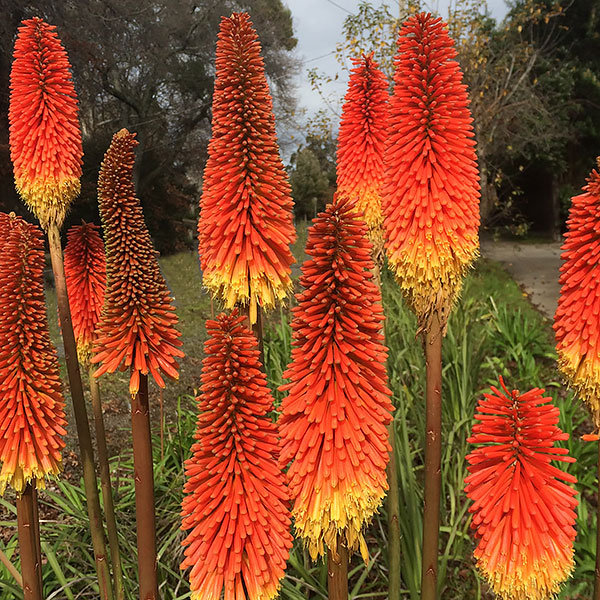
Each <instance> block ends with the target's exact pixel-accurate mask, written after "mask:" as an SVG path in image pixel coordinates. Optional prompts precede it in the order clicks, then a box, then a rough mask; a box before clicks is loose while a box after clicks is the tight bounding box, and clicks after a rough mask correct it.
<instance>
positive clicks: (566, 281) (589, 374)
mask: <svg viewBox="0 0 600 600" xmlns="http://www.w3.org/2000/svg"><path fill="white" fill-rule="evenodd" d="M597 160H598V166H599V168H600V158H598V159H597ZM599 231H600V173H599V172H598V171H597V170H593V171H592V173H591V175H590V177H589V179H588V181H587V185H586V186H585V187H584V188H583V194H579V195H578V196H575V197H574V198H573V199H572V204H571V209H570V211H569V218H568V220H567V232H566V233H565V243H564V244H563V247H562V259H563V261H564V262H563V265H562V267H561V269H560V271H561V275H560V284H561V286H562V287H561V290H560V297H559V299H558V308H557V310H556V315H555V317H554V331H555V334H556V350H557V352H558V365H559V367H560V369H561V371H562V372H563V373H564V374H565V376H566V378H567V380H568V381H569V383H570V384H571V385H572V386H573V387H574V388H575V390H576V391H577V393H578V394H579V396H580V397H581V398H582V399H583V400H584V402H585V403H586V405H587V407H588V408H589V409H590V411H591V413H592V418H593V420H594V424H595V426H596V427H597V428H600V317H599V314H600V265H599V264H598V257H599V256H600V254H599V253H600V237H599V235H598V232H599Z"/></svg>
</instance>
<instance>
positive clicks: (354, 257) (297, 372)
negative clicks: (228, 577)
mask: <svg viewBox="0 0 600 600" xmlns="http://www.w3.org/2000/svg"><path fill="white" fill-rule="evenodd" d="M366 235H367V227H366V225H365V224H364V222H363V221H362V220H361V219H360V218H359V217H358V215H357V212H356V208H355V206H354V204H353V203H352V202H351V201H349V200H348V199H347V198H341V197H339V196H338V197H337V198H335V199H334V201H333V203H332V204H330V205H329V206H328V207H327V208H326V210H325V212H323V213H321V214H320V215H319V216H318V218H317V219H315V220H314V225H313V226H312V227H311V228H310V229H309V233H308V242H307V245H306V253H307V254H308V255H309V256H310V258H309V259H308V260H307V261H306V262H305V263H304V265H303V266H302V276H301V278H300V283H301V285H302V286H303V287H304V292H301V293H299V294H297V296H296V298H297V300H298V306H297V307H295V308H294V309H293V320H292V329H293V350H292V362H291V364H290V365H289V366H288V369H287V371H286V372H285V373H284V377H286V378H288V379H289V380H290V383H288V384H286V385H284V386H282V388H281V389H282V390H289V395H288V396H287V397H286V398H285V399H284V400H283V402H282V404H281V417H280V420H279V431H280V434H281V445H282V452H281V464H282V465H284V466H285V465H287V464H288V463H290V462H291V465H290V468H289V470H288V481H289V489H290V495H291V497H292V500H293V502H294V506H293V509H292V514H293V516H294V518H295V524H296V530H297V532H298V534H299V535H300V536H301V537H302V538H304V540H305V542H306V543H307V545H308V549H309V551H310V553H311V556H312V557H313V558H316V556H317V555H319V554H323V553H324V552H325V546H327V547H329V548H331V549H333V550H334V551H335V550H336V547H337V546H336V544H337V542H336V540H337V534H338V533H339V534H340V535H341V536H342V539H343V540H345V542H346V543H347V545H348V548H350V549H351V550H356V549H357V548H360V551H361V554H362V555H363V558H364V559H365V560H367V558H368V553H367V547H366V543H365V540H364V538H363V535H362V533H361V530H362V528H363V526H364V525H365V524H366V523H367V522H368V521H369V520H370V519H371V517H372V516H373V513H374V512H375V511H376V510H377V508H378V506H379V505H380V503H381V501H382V499H383V497H384V495H385V491H386V489H387V483H386V474H385V467H386V464H387V461H388V452H389V450H390V446H389V443H388V432H387V429H386V426H387V424H388V423H389V422H390V420H391V412H392V410H393V407H392V405H391V403H390V396H391V392H390V390H389V389H388V388H387V375H386V370H385V361H386V357H387V348H386V347H385V346H384V345H383V335H382V334H381V324H382V321H383V318H384V317H383V310H382V308H381V295H380V292H379V289H378V288H377V286H376V285H375V284H374V283H373V281H372V275H371V273H370V269H372V268H373V261H372V259H371V244H370V243H369V242H368V240H367V238H366Z"/></svg>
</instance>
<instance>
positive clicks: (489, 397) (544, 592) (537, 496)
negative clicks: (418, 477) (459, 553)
mask: <svg viewBox="0 0 600 600" xmlns="http://www.w3.org/2000/svg"><path fill="white" fill-rule="evenodd" d="M500 385H501V388H502V390H498V389H496V388H495V387H492V388H491V394H484V398H483V399H482V400H480V401H479V404H478V405H477V414H476V415H475V419H476V420H477V421H479V423H477V424H475V425H473V435H472V437H471V438H469V440H468V441H469V443H471V444H476V445H477V446H478V447H477V448H476V449H475V450H474V451H473V452H471V453H470V454H469V455H468V456H467V462H468V463H469V467H468V471H469V473H470V475H469V476H468V477H467V478H466V479H465V483H466V488H465V492H466V494H467V496H468V497H469V498H470V499H471V500H472V501H473V505H472V506H471V507H470V509H469V511H470V512H471V513H473V521H472V523H471V527H472V528H474V529H475V537H476V538H477V539H478V540H479V542H478V545H477V548H476V549H475V552H474V555H475V558H476V560H477V567H478V568H479V570H480V571H481V572H482V573H483V575H484V576H485V578H486V579H487V580H488V582H489V584H490V585H491V587H492V589H493V590H494V592H495V593H496V594H497V595H498V597H499V598H502V599H504V600H547V599H548V598H551V597H554V595H555V594H556V593H557V592H558V589H559V587H560V584H561V583H562V582H564V581H565V580H566V579H567V578H568V577H569V574H570V573H571V571H572V569H573V541H574V539H575V528H574V524H575V519H576V514H575V509H576V507H577V504H578V502H577V499H576V498H575V497H574V496H575V495H576V494H577V492H576V491H575V490H574V489H573V488H572V487H571V486H570V485H567V483H569V484H574V483H576V482H577V480H576V479H575V477H573V476H572V475H569V474H568V473H566V472H564V471H562V470H561V469H558V468H557V467H555V466H552V465H551V462H552V461H553V460H558V461H562V462H575V459H574V458H571V457H569V456H567V453H568V450H566V449H565V448H559V447H555V442H557V441H560V440H566V439H568V438H569V434H567V433H563V432H562V431H561V430H560V428H559V427H558V426H557V424H558V419H559V410H558V408H556V407H555V406H553V405H552V401H551V399H550V398H545V397H544V396H543V394H544V390H540V389H538V388H535V389H532V390H530V391H528V392H526V393H524V394H520V393H519V392H518V391H517V390H513V391H512V392H509V391H508V389H507V388H506V386H505V385H504V381H503V380H502V378H500ZM565 482H567V483H565Z"/></svg>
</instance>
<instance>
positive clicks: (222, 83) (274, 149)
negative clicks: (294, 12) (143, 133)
mask: <svg viewBox="0 0 600 600" xmlns="http://www.w3.org/2000/svg"><path fill="white" fill-rule="evenodd" d="M292 206H293V202H292V198H291V188H290V185H289V182H288V177H287V174H286V172H285V169H284V167H283V163H282V162H281V159H280V158H279V148H278V146H277V139H276V134H275V118H274V116H273V104H272V101H271V95H270V94H269V88H268V85H267V80H266V77H265V73H264V67H263V59H262V58H261V56H260V43H259V41H258V37H257V35H256V32H255V31H254V28H253V27H252V22H251V21H250V17H249V16H248V15H247V14H246V13H234V14H232V15H231V17H230V18H229V19H226V18H223V20H222V21H221V30H220V32H219V40H218V42H217V60H216V79H215V91H214V96H213V119H212V138H211V140H210V143H209V145H208V161H207V163H206V167H205V169H204V184H203V190H202V199H201V201H200V220H199V222H198V234H199V238H198V239H199V246H198V248H199V252H200V259H201V263H202V272H203V275H202V276H203V282H204V285H205V286H206V287H207V288H208V289H209V290H210V291H211V292H212V293H213V294H215V295H218V296H219V297H221V298H222V299H223V301H224V302H225V306H226V307H227V308H233V307H234V306H235V305H236V304H247V305H249V306H250V321H251V322H252V323H254V322H256V311H257V306H258V305H261V306H263V307H264V308H270V307H273V306H274V305H275V302H276V301H278V300H281V299H283V298H284V297H285V296H286V295H287V293H288V292H289V290H290V289H291V287H292V280H291V278H290V265H291V264H292V263H293V262H294V257H293V256H292V253H291V251H290V248H289V245H290V244H291V243H292V242H293V241H294V239H295V237H296V236H295V232H294V226H293V223H292Z"/></svg>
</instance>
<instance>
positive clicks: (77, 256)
mask: <svg viewBox="0 0 600 600" xmlns="http://www.w3.org/2000/svg"><path fill="white" fill-rule="evenodd" d="M65 276H66V279H67V291H68V294H69V305H70V307H71V317H72V319H73V331H74V333H75V339H76V340H77V354H78V356H79V360H80V361H81V362H82V363H87V362H88V361H89V359H90V354H91V350H92V343H93V341H94V334H95V329H96V325H97V323H98V321H99V320H100V314H101V312H102V306H103V304H104V291H105V289H106V256H105V253H104V243H103V242H102V238H101V237H100V235H99V234H98V226H97V225H94V224H93V223H85V222H83V223H82V224H81V225H74V226H73V227H71V229H69V231H68V232H67V245H66V247H65Z"/></svg>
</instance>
